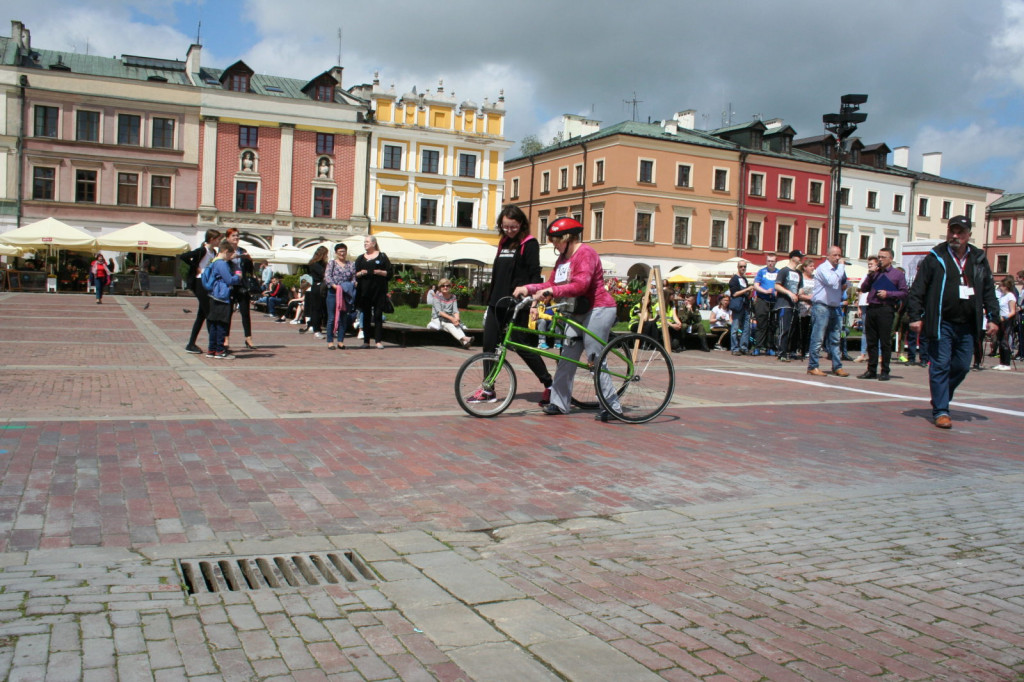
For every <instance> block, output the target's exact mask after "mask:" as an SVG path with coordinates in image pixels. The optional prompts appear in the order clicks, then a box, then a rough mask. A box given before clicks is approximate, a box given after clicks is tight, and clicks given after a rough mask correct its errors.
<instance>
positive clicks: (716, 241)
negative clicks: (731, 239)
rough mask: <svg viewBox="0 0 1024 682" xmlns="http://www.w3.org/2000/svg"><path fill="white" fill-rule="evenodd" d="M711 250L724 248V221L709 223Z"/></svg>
mask: <svg viewBox="0 0 1024 682" xmlns="http://www.w3.org/2000/svg"><path fill="white" fill-rule="evenodd" d="M711 248H713V249H724V248H725V221H724V220H712V221H711Z"/></svg>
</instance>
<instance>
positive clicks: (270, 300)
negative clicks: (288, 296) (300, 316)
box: [256, 275, 285, 317]
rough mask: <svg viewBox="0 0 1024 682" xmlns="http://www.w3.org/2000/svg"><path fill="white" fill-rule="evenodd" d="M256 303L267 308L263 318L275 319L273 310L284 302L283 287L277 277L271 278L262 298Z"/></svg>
mask: <svg viewBox="0 0 1024 682" xmlns="http://www.w3.org/2000/svg"><path fill="white" fill-rule="evenodd" d="M256 302H257V303H262V304H264V305H266V306H267V314H266V315H265V317H275V315H274V308H276V307H277V306H279V305H281V304H282V303H284V302H285V291H284V285H282V284H281V278H280V277H278V276H277V275H274V276H272V277H271V278H270V284H268V285H267V288H266V289H264V290H263V296H261V297H260V298H259V299H257V300H256Z"/></svg>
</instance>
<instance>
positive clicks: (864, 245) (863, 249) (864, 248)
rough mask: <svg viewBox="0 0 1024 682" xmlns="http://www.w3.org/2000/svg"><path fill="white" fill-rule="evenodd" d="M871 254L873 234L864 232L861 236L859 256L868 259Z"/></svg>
mask: <svg viewBox="0 0 1024 682" xmlns="http://www.w3.org/2000/svg"><path fill="white" fill-rule="evenodd" d="M870 255H871V236H870V235H866V234H862V235H861V236H860V252H859V253H858V255H857V257H858V258H860V259H861V260H867V258H868V257H869V256H870Z"/></svg>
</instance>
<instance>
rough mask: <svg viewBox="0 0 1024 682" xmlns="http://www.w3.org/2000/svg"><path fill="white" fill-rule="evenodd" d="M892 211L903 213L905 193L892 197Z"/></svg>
mask: <svg viewBox="0 0 1024 682" xmlns="http://www.w3.org/2000/svg"><path fill="white" fill-rule="evenodd" d="M892 212H893V213H903V195H902V194H897V195H895V196H893V198H892Z"/></svg>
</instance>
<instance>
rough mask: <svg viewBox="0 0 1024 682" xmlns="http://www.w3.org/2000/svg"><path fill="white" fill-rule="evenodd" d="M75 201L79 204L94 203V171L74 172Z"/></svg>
mask: <svg viewBox="0 0 1024 682" xmlns="http://www.w3.org/2000/svg"><path fill="white" fill-rule="evenodd" d="M75 201H77V202H78V203H80V204H95V203H96V171H92V170H80V171H75Z"/></svg>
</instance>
